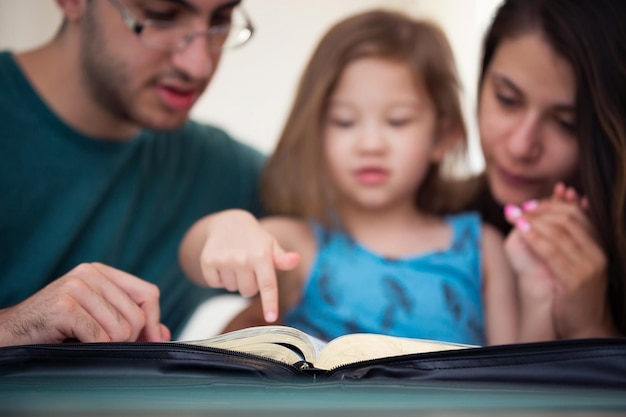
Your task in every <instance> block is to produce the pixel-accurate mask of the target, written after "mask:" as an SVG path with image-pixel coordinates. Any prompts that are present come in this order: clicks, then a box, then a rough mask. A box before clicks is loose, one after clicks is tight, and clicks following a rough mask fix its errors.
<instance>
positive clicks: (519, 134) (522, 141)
mask: <svg viewBox="0 0 626 417" xmlns="http://www.w3.org/2000/svg"><path fill="white" fill-rule="evenodd" d="M507 149H508V151H509V153H510V155H511V156H513V157H515V158H517V159H523V160H533V159H535V158H537V157H538V156H539V155H540V153H541V118H540V116H539V115H536V114H533V113H528V114H525V115H524V117H522V118H521V119H520V120H519V122H518V123H517V124H516V125H515V127H514V128H513V130H512V131H511V132H510V135H509V137H508V140H507Z"/></svg>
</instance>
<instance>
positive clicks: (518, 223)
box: [515, 219, 530, 232]
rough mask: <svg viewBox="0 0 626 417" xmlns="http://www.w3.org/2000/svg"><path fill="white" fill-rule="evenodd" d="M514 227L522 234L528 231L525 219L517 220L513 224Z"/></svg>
mask: <svg viewBox="0 0 626 417" xmlns="http://www.w3.org/2000/svg"><path fill="white" fill-rule="evenodd" d="M515 227H517V228H518V229H519V230H521V231H522V232H528V231H529V230H530V223H528V221H527V220H526V219H517V221H516V222H515Z"/></svg>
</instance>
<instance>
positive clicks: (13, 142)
mask: <svg viewBox="0 0 626 417" xmlns="http://www.w3.org/2000/svg"><path fill="white" fill-rule="evenodd" d="M57 3H58V5H59V6H60V8H61V9H62V11H63V14H64V21H63V25H62V27H61V29H60V31H59V33H58V34H57V35H56V37H55V38H54V39H52V40H51V41H50V42H49V43H47V44H45V45H43V46H42V47H40V48H38V49H35V50H33V51H29V52H26V53H19V54H15V55H12V54H10V53H8V52H4V53H0V114H1V115H2V116H0V117H1V118H2V122H1V123H0V158H2V164H0V195H2V203H1V205H0V207H1V209H0V212H1V213H2V218H1V219H0V250H1V253H0V345H16V344H26V343H50V342H62V341H64V340H67V339H77V340H79V341H83V342H95V341H134V340H147V341H162V340H169V339H170V337H171V335H172V333H173V334H174V335H176V334H177V332H179V331H180V329H181V327H182V326H183V325H184V323H185V321H186V319H187V318H188V316H189V315H190V314H191V312H192V311H193V309H194V308H195V307H196V306H197V305H198V304H199V303H200V302H201V301H202V300H204V299H205V298H206V297H207V296H208V295H210V294H211V292H210V290H207V289H200V288H199V287H194V286H193V285H192V284H190V283H189V282H188V281H187V280H186V279H185V277H184V276H183V274H182V272H181V270H180V268H179V266H178V262H177V249H178V245H179V242H180V240H181V238H182V236H183V234H184V232H185V231H186V230H187V228H189V226H190V225H191V224H192V223H193V222H194V220H196V219H198V218H200V217H202V216H203V215H206V214H207V213H211V212H214V211H218V210H223V209H226V208H232V207H241V208H245V209H247V210H252V211H253V212H255V213H258V212H259V210H260V207H259V204H258V195H257V179H258V175H259V172H260V169H261V166H262V163H263V157H262V156H261V154H260V153H259V152H257V151H255V150H253V149H251V148H249V147H247V146H245V145H242V144H240V143H238V142H236V141H234V140H233V139H231V138H230V137H229V136H228V135H227V134H226V133H224V132H223V131H221V130H219V129H216V128H214V127H210V126H204V125H200V124H198V123H195V122H192V121H188V115H189V111H190V109H191V107H192V105H193V104H194V103H195V101H196V100H197V98H198V97H199V96H200V95H201V93H202V92H203V91H204V90H205V88H206V86H207V84H208V83H209V81H210V80H211V77H212V75H213V73H214V72H215V69H216V66H217V64H218V62H219V59H220V56H221V53H222V51H223V49H225V48H226V47H227V46H228V45H229V44H230V43H234V44H241V43H244V42H245V41H246V40H247V39H248V38H249V37H250V36H251V35H252V27H251V25H250V24H249V22H246V19H245V15H242V14H241V13H243V10H241V5H240V4H239V1H234V0H176V1H173V0H150V1H144V0H98V1H92V0H57ZM240 15H241V16H243V17H244V19H243V20H242V24H241V25H239V24H238V23H237V22H238V20H236V18H237V16H240ZM159 297H160V298H161V299H160V300H159ZM161 316H162V317H163V323H161Z"/></svg>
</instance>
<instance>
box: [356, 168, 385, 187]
mask: <svg viewBox="0 0 626 417" xmlns="http://www.w3.org/2000/svg"><path fill="white" fill-rule="evenodd" d="M355 177H356V179H357V181H358V182H360V183H361V184H364V185H378V184H381V183H383V182H385V181H386V180H387V178H388V177H389V171H387V170H386V169H382V168H363V169H359V170H358V171H356V174H355Z"/></svg>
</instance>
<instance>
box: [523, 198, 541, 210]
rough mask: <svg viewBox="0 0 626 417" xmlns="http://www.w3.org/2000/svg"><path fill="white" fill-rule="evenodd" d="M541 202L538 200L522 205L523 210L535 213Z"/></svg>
mask: <svg viewBox="0 0 626 417" xmlns="http://www.w3.org/2000/svg"><path fill="white" fill-rule="evenodd" d="M538 205H539V202H538V201H537V200H528V201H526V202H525V203H523V204H522V210H524V211H533V210H535V209H536V208H537V206H538Z"/></svg>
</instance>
